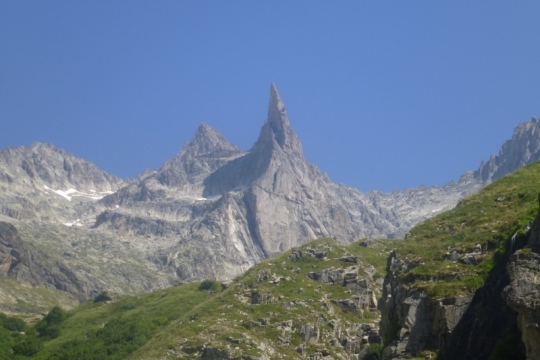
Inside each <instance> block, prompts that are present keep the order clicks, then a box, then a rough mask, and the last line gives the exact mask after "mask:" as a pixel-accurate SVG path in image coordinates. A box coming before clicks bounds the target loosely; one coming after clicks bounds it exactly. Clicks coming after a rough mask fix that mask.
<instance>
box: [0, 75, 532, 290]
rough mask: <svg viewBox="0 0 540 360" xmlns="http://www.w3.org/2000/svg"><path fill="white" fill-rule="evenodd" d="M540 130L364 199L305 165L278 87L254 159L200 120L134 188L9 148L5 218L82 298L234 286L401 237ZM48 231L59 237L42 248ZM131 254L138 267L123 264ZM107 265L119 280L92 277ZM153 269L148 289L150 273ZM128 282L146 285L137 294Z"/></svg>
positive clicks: (39, 148) (73, 164)
mask: <svg viewBox="0 0 540 360" xmlns="http://www.w3.org/2000/svg"><path fill="white" fill-rule="evenodd" d="M537 124H538V121H537V120H534V121H531V122H528V123H524V124H521V125H520V126H519V127H518V128H517V129H516V132H515V133H514V138H513V139H512V140H510V141H509V142H507V143H506V144H505V146H503V150H501V154H500V155H499V157H498V158H497V159H499V160H496V161H495V160H494V161H495V162H494V163H493V164H495V165H497V166H495V165H493V166H491V167H490V166H488V165H485V164H484V165H483V166H482V167H481V168H480V169H479V170H478V171H477V172H475V173H472V172H466V173H465V174H464V175H463V176H462V177H461V179H460V180H459V181H458V182H450V183H448V184H446V185H445V186H443V187H427V186H421V187H418V188H414V189H405V190H403V191H396V192H392V193H382V192H378V191H371V192H369V193H362V192H360V191H359V190H357V189H355V188H352V187H349V186H346V185H343V184H335V183H333V182H332V181H331V180H330V179H329V178H328V177H327V176H326V175H325V174H323V173H321V171H320V170H319V169H318V168H317V167H316V166H314V165H312V164H310V163H309V162H308V161H306V159H305V158H304V155H303V151H302V145H301V143H300V140H299V138H298V136H297V135H296V133H295V132H294V130H293V129H292V127H291V125H290V121H289V118H288V115H287V110H286V108H285V105H284V103H283V101H282V99H281V98H280V96H279V93H278V91H277V89H276V87H275V85H274V84H272V86H271V89H270V101H269V105H268V116H267V119H266V121H265V123H264V124H263V126H262V128H261V132H260V135H259V138H258V140H257V141H256V143H255V144H254V145H253V147H252V148H251V149H250V150H249V151H247V152H243V151H241V150H240V149H239V148H237V147H236V146H235V145H233V144H231V143H230V142H228V141H227V140H226V139H225V138H224V137H223V135H221V134H220V133H219V132H218V131H216V130H215V129H213V128H212V127H210V126H209V125H207V124H205V123H203V124H202V125H201V126H200V127H199V128H198V129H197V131H196V134H195V136H194V138H193V139H192V140H191V141H190V142H189V143H186V144H185V145H184V146H183V147H182V149H181V151H180V152H179V153H178V154H177V155H176V156H175V157H173V158H172V159H171V160H169V161H167V162H165V163H164V164H163V166H161V167H160V168H159V169H156V170H147V171H145V172H144V173H142V174H141V175H139V176H138V177H137V178H136V179H134V180H133V181H131V182H129V183H127V182H124V181H121V180H120V179H118V178H116V177H114V176H112V175H109V174H107V173H106V172H104V171H102V170H100V169H98V168H97V167H96V166H95V165H94V164H92V163H90V162H88V161H85V160H83V159H80V158H77V157H75V156H73V155H71V154H69V153H67V152H65V151H63V150H59V149H56V148H54V147H53V146H52V145H43V144H34V145H33V146H32V147H30V148H25V147H21V148H18V149H11V148H10V149H7V150H4V151H0V200H1V202H0V220H4V221H7V222H10V223H13V224H14V225H15V226H16V228H17V229H18V230H19V233H21V234H22V235H21V239H22V241H23V244H24V246H35V247H36V248H38V249H40V250H42V251H43V253H44V254H56V255H50V256H60V258H61V261H60V260H59V263H61V264H63V265H62V266H64V267H65V268H66V269H69V270H70V271H72V274H74V276H72V277H73V278H80V279H84V281H86V282H85V284H87V285H85V286H83V287H82V288H81V289H75V290H72V291H73V292H74V293H77V295H78V296H81V298H83V297H85V296H86V297H88V296H90V294H94V293H96V291H98V292H99V291H101V290H104V289H105V290H113V291H116V292H120V293H121V292H129V291H136V290H137V289H145V290H146V289H151V288H153V286H158V287H159V286H166V285H167V284H169V283H170V282H171V281H172V280H171V279H174V278H181V279H183V280H201V279H204V278H216V279H230V278H232V277H234V276H236V275H238V274H240V273H241V272H243V271H244V270H246V269H248V268H249V267H251V266H253V265H254V264H255V263H257V262H259V261H261V260H262V259H264V258H266V257H269V256H273V255H275V254H278V253H281V252H283V251H285V250H287V249H290V248H291V247H294V246H297V245H300V244H303V243H305V242H306V241H308V240H311V239H315V238H321V237H332V238H335V239H336V240H338V241H341V242H343V243H350V242H352V241H355V240H358V239H360V238H364V237H370V238H377V237H390V238H402V237H404V236H405V235H406V233H407V231H408V230H409V229H410V228H411V227H412V226H413V225H415V224H417V223H419V222H421V221H423V220H425V219H427V218H428V217H431V216H433V215H436V214H438V213H440V212H443V211H445V210H448V209H451V208H452V207H453V206H455V204H456V203H457V202H458V201H459V200H460V199H462V198H463V197H465V196H467V195H469V194H472V193H474V192H476V191H478V190H479V189H481V188H482V186H484V184H485V183H486V182H488V181H490V179H493V178H495V177H497V176H499V174H502V172H504V171H507V170H508V169H511V168H512V169H513V167H514V166H522V164H525V163H528V162H530V161H533V160H534V159H537V158H539V157H540V154H539V151H538V149H540V138H539V132H538V130H537V126H538V125H537ZM522 142H525V143H526V145H523V144H521V143H522ZM508 144H510V145H508ZM512 149H526V150H523V151H522V150H519V151H518V150H512ZM508 154H513V155H512V156H510V155H508ZM503 155H504V156H503ZM507 155H508V156H507ZM520 156H521V157H522V158H523V159H522V160H519V159H518V158H519V157H520ZM510 158H511V159H513V160H512V161H510V160H508V159H510ZM510 163H511V164H513V165H511V166H510V165H504V164H510ZM505 169H506V170H505ZM36 224H38V225H39V226H38V225H36ZM33 229H40V230H39V231H38V230H33ZM40 232H41V233H47V232H49V233H50V234H51V235H50V237H49V238H48V240H47V241H43V239H42V238H41V234H40ZM23 235H24V236H23ZM72 236H77V237H78V238H80V239H84V241H78V240H72V239H71V238H70V237H72ZM99 239H102V241H101V243H100V240H99ZM73 244H77V245H73ZM53 249H54V251H53ZM111 249H113V250H114V251H113V253H114V256H113V257H112V258H109V257H108V256H109V255H111V251H112V250H111ZM6 251H7V250H6ZM66 254H67V255H66ZM89 254H92V255H91V256H90V255H89ZM85 256H86V257H85ZM123 258H129V259H130V260H129V261H127V262H126V263H125V264H123V265H122V260H121V259H123ZM96 259H99V260H96ZM131 263H137V264H140V265H141V266H140V268H137V267H129V264H131ZM96 264H99V266H98V265H96ZM5 266H8V265H5ZM9 266H11V265H9ZM98 267H99V268H100V269H112V268H114V269H116V270H115V271H116V272H112V271H105V272H104V273H103V274H102V276H103V277H104V278H102V279H95V278H92V276H89V275H88V274H91V273H92V271H91V270H90V269H91V268H94V269H95V268H98ZM135 269H136V270H135ZM87 270H88V271H87ZM152 272H153V273H154V275H153V276H150V277H149V278H151V279H153V280H151V284H149V283H148V282H145V281H144V280H143V274H144V276H147V275H148V274H149V273H152ZM114 274H121V275H117V278H114V276H115V275H114ZM128 274H129V276H130V277H132V278H136V279H138V280H136V281H131V283H132V284H134V285H133V287H132V288H129V287H128V286H127V283H128V282H129V281H126V276H128ZM104 279H106V280H104ZM115 279H116V280H115ZM40 281H41V280H40ZM51 281H52V280H51ZM80 281H81V282H84V281H83V280H80ZM49 283H50V281H49ZM70 289H73V288H70ZM70 291H71V290H70ZM81 294H82V295H81Z"/></svg>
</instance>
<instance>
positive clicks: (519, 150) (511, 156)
mask: <svg viewBox="0 0 540 360" xmlns="http://www.w3.org/2000/svg"><path fill="white" fill-rule="evenodd" d="M539 139H540V120H538V119H537V118H536V117H533V118H532V119H531V120H529V121H527V122H524V123H521V124H519V125H518V126H517V127H516V128H515V129H514V135H513V136H512V139H510V140H507V141H506V142H505V143H504V144H503V146H502V147H501V150H500V151H499V155H498V156H495V155H492V156H491V158H490V159H489V161H488V162H484V161H483V162H482V164H481V165H480V168H479V169H478V170H477V171H476V172H475V175H476V177H478V178H479V179H481V180H482V181H483V182H484V183H491V182H492V181H493V180H496V179H498V178H500V177H502V176H504V175H506V174H509V173H511V172H513V171H515V170H517V169H519V168H521V167H523V166H525V165H527V164H531V163H533V162H536V161H538V160H539V159H540V141H539Z"/></svg>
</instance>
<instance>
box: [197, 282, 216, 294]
mask: <svg viewBox="0 0 540 360" xmlns="http://www.w3.org/2000/svg"><path fill="white" fill-rule="evenodd" d="M218 289H219V284H218V283H217V281H214V280H204V281H203V282H202V283H201V285H199V290H214V291H217V290H218Z"/></svg>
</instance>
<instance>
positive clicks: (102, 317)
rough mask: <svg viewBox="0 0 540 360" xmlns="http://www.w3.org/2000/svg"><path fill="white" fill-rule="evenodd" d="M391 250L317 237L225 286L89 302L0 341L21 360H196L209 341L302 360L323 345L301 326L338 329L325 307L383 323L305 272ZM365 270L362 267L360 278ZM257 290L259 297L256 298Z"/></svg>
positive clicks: (236, 351)
mask: <svg viewBox="0 0 540 360" xmlns="http://www.w3.org/2000/svg"><path fill="white" fill-rule="evenodd" d="M394 246H395V241H392V240H380V241H378V240H377V241H372V242H371V243H370V247H368V248H366V247H361V246H359V244H358V243H355V244H351V245H348V246H344V245H340V244H338V243H336V242H335V241H333V240H330V239H320V240H315V241H312V242H309V243H307V244H306V245H304V246H302V247H301V248H299V250H301V251H302V252H303V253H304V256H303V257H301V258H299V259H296V260H292V259H289V255H290V254H291V252H292V251H293V250H291V251H288V252H287V253H285V254H282V255H281V256H279V257H277V258H273V259H269V260H266V261H263V262H262V263H260V264H258V265H256V266H255V267H253V268H251V269H250V270H248V271H247V272H246V273H244V274H243V275H241V276H239V277H238V278H237V279H235V280H234V281H233V283H232V284H231V285H230V286H229V287H228V288H227V289H225V290H222V287H221V284H220V283H219V282H217V281H214V280H205V281H203V282H201V283H190V284H184V285H179V286H173V287H171V288H168V289H164V290H160V291H156V292H152V293H147V294H141V295H139V296H122V297H120V298H118V299H117V300H114V301H107V302H93V301H89V302H87V303H84V304H82V305H80V306H79V307H77V308H75V309H73V310H71V311H68V312H64V311H63V310H61V309H60V308H58V307H54V308H52V309H51V310H50V311H49V313H48V314H47V315H46V316H45V317H44V318H43V319H41V320H39V321H37V322H36V323H35V324H34V325H33V326H32V327H31V328H25V329H26V335H20V336H19V337H17V336H18V335H17V336H14V337H13V336H11V335H10V332H9V331H8V332H7V335H6V331H7V330H5V331H4V330H2V332H0V339H3V338H4V337H6V336H8V338H9V341H8V344H9V345H8V348H9V349H8V350H10V351H9V352H10V356H11V357H6V359H17V360H19V358H17V356H18V357H20V358H21V359H28V358H32V359H41V360H67V359H81V360H94V359H95V360H97V359H143V358H144V359H147V358H177V357H179V356H183V358H186V359H195V358H197V357H200V355H201V351H202V349H203V346H215V347H216V348H219V349H227V351H229V353H230V355H231V356H241V355H243V356H248V355H251V356H260V355H262V354H265V353H266V351H268V348H273V349H275V350H276V351H278V352H279V353H280V354H282V355H283V356H285V357H286V358H290V359H294V358H299V354H298V352H297V351H296V347H298V346H299V345H301V344H305V345H306V351H307V352H308V353H314V352H316V351H317V350H318V349H319V347H318V346H319V345H318V344H309V343H305V342H304V341H302V340H301V338H300V334H299V329H300V328H301V327H302V325H304V324H307V323H310V324H317V326H319V327H320V332H321V336H322V334H324V333H328V332H331V331H333V329H332V328H331V327H330V326H329V325H328V324H326V323H325V322H322V321H321V318H320V315H319V314H321V313H322V312H324V313H332V314H333V315H332V318H337V319H339V321H340V322H341V323H342V324H351V323H371V324H377V322H378V318H377V316H376V315H375V314H372V313H371V312H370V311H368V310H367V309H365V310H364V312H363V313H352V312H346V311H343V310H342V309H340V308H339V307H338V306H337V305H336V304H334V303H333V302H332V301H333V300H338V299H348V298H349V297H350V296H351V292H350V290H349V289H348V288H347V287H344V286H341V284H335V285H332V284H326V283H321V282H318V281H315V280H312V279H310V278H309V277H307V276H306V274H307V273H308V272H311V271H319V270H323V269H328V268H330V267H334V268H344V267H349V266H352V265H354V263H351V262H346V261H341V260H338V259H339V258H342V257H346V256H357V257H358V258H359V260H360V265H361V267H360V268H361V269H362V267H365V268H366V269H368V268H369V266H368V264H371V265H373V267H374V270H373V269H372V270H369V271H370V272H373V271H377V272H383V271H384V268H385V266H386V258H387V256H388V252H389V251H390V250H391V249H392V248H393V247H394ZM310 249H315V250H321V251H326V252H327V254H326V259H324V260H322V259H319V258H316V257H313V256H309V255H307V254H309V251H310ZM296 250H298V249H296ZM383 274H384V273H379V274H377V275H376V276H375V278H381V277H382V276H383ZM364 276H367V275H366V274H364V273H363V272H362V270H360V272H359V277H360V278H362V277H364ZM274 279H279V280H278V281H274ZM257 294H260V296H261V299H263V300H262V301H261V303H260V304H253V303H252V302H253V301H252V298H253V296H258V295H257ZM323 298H324V299H326V300H324V302H325V304H323V303H322V302H321V299H323ZM285 305H286V306H285ZM323 306H326V308H324V307H323ZM2 319H3V318H2ZM2 321H3V320H2ZM288 321H292V327H293V328H294V329H295V330H294V331H289V332H283V331H282V330H280V329H281V328H280V326H281V325H282V323H284V322H288ZM2 323H4V321H3V322H2ZM6 323H9V324H10V325H8V326H10V328H16V329H20V328H21V326H23V325H22V324H21V323H20V321H19V320H8V321H7V322H6ZM343 326H345V325H343ZM14 334H15V333H14ZM17 334H18V333H17ZM327 348H328V349H329V351H330V353H331V355H333V356H336V355H337V354H338V353H339V352H340V351H342V349H341V348H340V347H336V348H331V347H327ZM381 350H382V345H381V346H378V345H373V344H372V345H371V346H370V348H369V349H368V355H369V356H368V359H377V358H378V356H379V355H380V351H381ZM2 354H3V353H1V352H0V358H2V359H4V357H2Z"/></svg>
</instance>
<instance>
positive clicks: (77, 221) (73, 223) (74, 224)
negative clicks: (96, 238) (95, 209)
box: [64, 219, 83, 227]
mask: <svg viewBox="0 0 540 360" xmlns="http://www.w3.org/2000/svg"><path fill="white" fill-rule="evenodd" d="M64 225H66V226H68V227H72V226H83V225H82V224H81V219H77V220H75V221H73V222H67V223H64Z"/></svg>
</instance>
